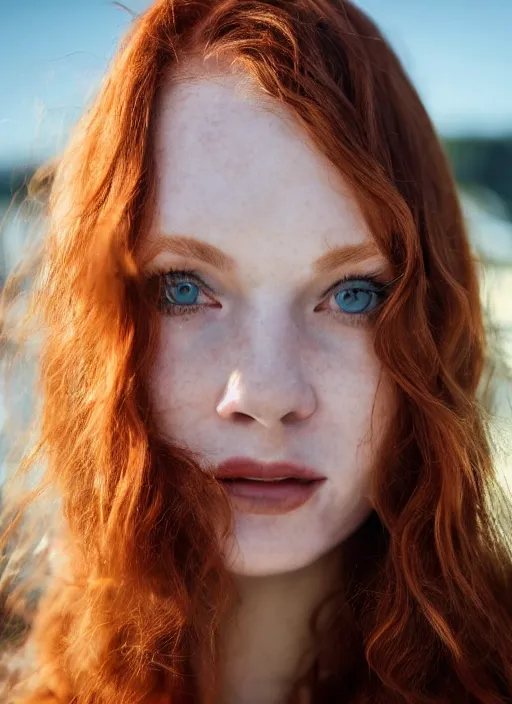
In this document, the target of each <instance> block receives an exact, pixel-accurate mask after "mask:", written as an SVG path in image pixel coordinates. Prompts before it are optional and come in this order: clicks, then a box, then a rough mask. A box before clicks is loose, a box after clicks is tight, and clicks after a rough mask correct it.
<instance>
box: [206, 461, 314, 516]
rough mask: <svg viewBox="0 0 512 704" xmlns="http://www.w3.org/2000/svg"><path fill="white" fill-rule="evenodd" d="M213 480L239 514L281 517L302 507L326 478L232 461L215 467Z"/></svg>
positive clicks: (293, 468) (299, 468) (302, 469)
mask: <svg viewBox="0 0 512 704" xmlns="http://www.w3.org/2000/svg"><path fill="white" fill-rule="evenodd" d="M215 476H216V478H217V479H218V480H219V481H220V482H222V484H223V486H224V488H225V489H226V491H227V492H228V494H229V495H230V499H231V502H232V505H233V508H235V509H236V510H238V511H239V512H242V513H253V514H265V515H269V514H282V513H288V512H290V511H293V510H295V509H297V508H299V507H300V506H302V505H303V504H305V503H306V502H307V501H308V500H309V499H310V498H311V497H312V496H313V495H314V494H315V493H316V491H317V489H318V488H319V487H320V486H321V485H322V484H323V483H324V482H325V479H326V478H325V477H324V476H322V475H321V474H318V472H315V471H314V470H312V469H311V468H309V467H306V466H304V465H297V464H293V463H288V462H275V463H261V462H255V461H254V460H251V459H250V458H245V457H234V458H232V459H230V460H227V461H226V462H223V463H222V464H220V465H219V466H218V467H217V470H216V472H215Z"/></svg>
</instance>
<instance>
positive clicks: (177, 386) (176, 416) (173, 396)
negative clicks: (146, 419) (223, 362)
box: [149, 319, 219, 438]
mask: <svg viewBox="0 0 512 704" xmlns="http://www.w3.org/2000/svg"><path fill="white" fill-rule="evenodd" d="M194 328H195V321H189V322H178V321H175V320H173V321H172V322H171V321H168V320H165V319H164V320H163V321H162V325H161V332H160V338H159V342H158V348H157V351H156V355H155V359H154V362H153V366H152V369H151V372H150V375H149V393H150V398H151V403H152V406H153V409H154V411H155V412H156V415H157V422H158V424H159V426H160V428H161V429H162V430H164V431H166V432H167V433H170V431H171V429H172V432H173V435H174V436H175V437H178V438H181V437H183V435H184V433H185V432H186V430H187V429H188V428H189V427H190V425H191V423H196V422H197V421H198V420H199V418H198V414H199V415H204V409H205V407H206V405H207V404H206V403H205V401H206V398H207V397H208V400H209V401H210V404H209V406H208V407H209V408H210V410H211V408H212V403H213V399H212V398H211V394H210V393H208V390H209V389H210V388H211V383H212V380H213V376H214V375H215V372H216V370H217V369H218V365H217V364H216V363H215V360H216V359H218V358H219V357H218V353H215V352H214V350H213V348H212V345H210V344H208V343H207V341H206V340H204V339H201V342H199V340H198V336H197V332H194Z"/></svg>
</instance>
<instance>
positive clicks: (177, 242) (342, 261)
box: [144, 235, 382, 276]
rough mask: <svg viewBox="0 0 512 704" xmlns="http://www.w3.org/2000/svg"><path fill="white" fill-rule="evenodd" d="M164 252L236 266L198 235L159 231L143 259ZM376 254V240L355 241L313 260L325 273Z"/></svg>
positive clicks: (320, 272)
mask: <svg viewBox="0 0 512 704" xmlns="http://www.w3.org/2000/svg"><path fill="white" fill-rule="evenodd" d="M162 252H169V253H171V254H177V255H181V256H183V257H189V258H193V259H198V260H199V261H201V262H204V263H205V264H209V265H210V266H213V267H215V268H216V269H219V270H220V271H222V272H224V273H232V272H233V271H234V270H235V269H236V262H235V260H234V258H233V257H231V256H230V255H228V254H226V253H225V252H223V251H222V250H221V249H219V248H218V247H215V246H214V245H212V244H208V243H207V242H203V241H201V240H197V239H196V238H195V237H187V236H182V235H158V236H157V237H155V238H154V239H153V241H152V242H151V245H150V246H149V247H148V250H147V252H146V254H145V257H144V262H145V263H147V262H149V261H150V260H151V259H153V258H154V257H156V256H157V255H159V254H161V253H162ZM377 256H382V255H381V252H380V250H379V249H378V247H377V245H376V244H375V242H373V240H366V241H365V242H362V243H361V244H356V245H344V246H332V247H329V249H328V250H327V252H325V253H324V254H322V255H321V256H320V257H319V258H318V259H317V260H316V261H315V262H314V263H313V272H314V273H315V274H316V275H318V276H325V275H327V274H329V273H330V272H332V271H334V270H335V269H338V268H339V267H341V266H347V265H349V264H351V265H354V264H360V263H361V262H363V261H366V260H367V259H372V258H375V257H377Z"/></svg>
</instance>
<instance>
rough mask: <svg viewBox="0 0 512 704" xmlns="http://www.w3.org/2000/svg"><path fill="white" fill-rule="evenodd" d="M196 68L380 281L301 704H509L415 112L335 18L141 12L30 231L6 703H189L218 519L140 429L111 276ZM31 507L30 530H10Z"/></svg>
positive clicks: (472, 405) (169, 454)
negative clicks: (377, 383) (299, 168)
mask: <svg viewBox="0 0 512 704" xmlns="http://www.w3.org/2000/svg"><path fill="white" fill-rule="evenodd" d="M211 56H217V57H220V58H223V59H225V60H227V61H229V62H232V64H233V66H234V65H236V66H237V67H240V68H242V69H243V70H245V71H246V72H247V73H248V74H249V75H251V76H252V77H253V79H254V80H255V82H256V84H257V86H258V87H260V88H261V90H262V91H263V92H264V93H265V94H266V95H267V96H268V97H270V98H272V99H274V100H276V101H279V102H280V103H281V104H282V105H284V106H285V107H287V108H288V109H289V110H290V111H292V113H293V114H294V115H295V116H296V118H297V119H298V120H299V122H300V123H301V124H302V125H303V127H304V129H305V130H306V131H307V133H308V134H309V135H310V137H311V139H312V140H313V142H314V144H315V145H316V146H317V148H318V149H319V150H320V151H321V152H323V153H324V154H325V155H327V157H328V158H329V159H330V160H331V162H332V163H333V164H334V166H335V167H337V168H338V169H339V171H340V172H341V173H342V174H343V176H344V178H345V179H346V180H347V181H348V183H349V184H350V186H351V188H352V191H353V193H354V195H355V197H356V198H357V199H358V201H359V203H360V204H361V207H362V209H363V212H364V213H365V216H366V218H367V220H368V223H369V225H370V227H371V229H372V232H373V235H374V237H375V239H376V240H377V242H378V244H379V246H380V247H381V249H382V250H383V251H384V252H385V253H386V254H387V256H388V258H389V260H390V262H391V263H392V265H393V266H394V267H395V269H396V271H397V276H398V283H397V285H396V287H395V289H394V291H393V293H392V295H391V297H390V299H389V300H388V302H387V304H386V305H385V306H384V307H383V308H382V311H381V312H380V314H379V316H378V318H377V319H376V322H375V349H376V352H377V355H378V357H379V358H380V360H381V361H382V364H383V365H384V367H385V369H386V370H387V372H388V373H389V375H390V376H391V378H392V379H393V380H394V384H395V387H396V394H397V399H398V410H397V414H396V418H395V421H394V423H393V424H392V427H391V430H390V432H389V435H388V436H387V437H386V438H385V442H384V443H383V445H382V448H381V450H380V456H379V458H378V462H377V466H376V470H375V473H374V476H373V490H372V496H373V497H374V510H373V512H372V514H371V515H370V517H369V518H368V520H367V521H366V522H365V523H364V524H363V525H362V526H361V528H360V529H359V530H357V531H356V532H355V534H354V535H353V536H351V538H349V539H348V540H347V541H346V542H345V543H344V544H343V545H341V546H340V548H339V549H340V552H341V553H342V554H343V565H344V566H345V576H346V579H344V582H343V584H340V586H339V590H338V592H337V593H336V594H335V595H331V596H330V598H331V599H334V600H337V604H336V608H335V609H334V610H333V613H334V614H335V616H334V618H333V619H332V620H331V622H330V623H328V624H327V625H324V626H322V627H320V626H319V623H320V619H314V620H313V621H312V628H315V629H316V640H315V642H316V652H315V666H314V667H313V668H312V670H311V671H310V672H309V673H308V676H307V678H306V680H305V681H306V683H307V685H308V686H309V687H310V688H311V692H312V701H313V702H315V704H316V703H319V702H322V703H323V702H328V701H333V702H337V704H341V703H342V702H346V703H347V704H370V703H371V704H384V703H385V704H392V703H393V702H396V703H399V702H408V703H409V704H428V703H434V702H436V703H439V704H441V703H443V704H444V703H445V704H448V703H453V702H457V704H463V702H467V703H468V704H469V703H470V702H475V703H476V702H479V703H482V704H504V703H505V702H510V701H512V552H511V548H510V541H509V537H508V533H507V531H508V530H509V524H508V522H507V521H508V520H509V517H510V508H509V504H508V503H507V502H508V499H507V498H506V495H505V493H504V492H502V491H501V489H500V485H499V482H498V480H497V470H496V466H495V462H494V460H493V453H492V449H491V443H490V434H489V417H488V414H487V412H486V410H485V408H484V407H483V404H482V402H481V398H480V394H479V388H480V387H479V385H480V384H481V382H482V379H483V378H484V368H485V361H486V354H487V346H486V336H485V329H484V323H483V314H482V307H481V303H480V298H479V287H478V277H477V270H476V264H475V262H474V260H473V258H472V253H471V250H470V246H469V243H468V238H467V234H466V231H465V228H464V223H463V218H462V215H461V210H460V205H459V202H458V198H457V193H456V188H455V184H454V181H453V178H452V175H451V171H450V168H449V165H448V163H447V160H446V157H445V155H444V153H443V150H442V147H441V145H440V142H439V140H438V137H437V136H436V133H435V130H434V128H433V126H432V124H431V122H430V120H429V118H428V116H427V114H426V112H425V110H424V108H423V106H422V104H421V101H420V99H419V98H418V95H417V93H416V91H415V90H414V88H413V86H412V85H411V83H410V81H409V79H408V77H407V75H406V74H405V72H404V70H403V68H402V67H401V65H400V63H399V61H398V59H397V58H396V56H395V54H394V53H393V51H392V50H391V48H390V46H389V45H388V43H387V42H386V40H385V39H384V38H383V37H382V35H381V34H380V33H379V31H378V30H377V29H376V27H375V25H374V24H373V23H372V22H371V21H370V20H369V19H368V17H367V16H366V15H365V14H364V13H363V12H361V10H359V9H357V8H356V7H355V6H354V5H352V4H351V3H349V2H346V0H272V1H270V0H267V1H258V0H158V1H157V2H155V3H154V4H153V5H152V6H151V7H150V8H149V9H148V10H147V11H146V12H145V13H143V14H142V15H141V16H140V17H138V18H136V19H135V21H134V24H133V28H132V30H131V31H130V33H129V35H128V37H127V38H126V40H125V41H124V43H123V46H122V47H121V48H120V50H119V52H118V54H117V55H116V57H115V60H114V62H113V64H112V66H111V68H110V70H109V72H108V75H107V77H106V79H105V82H104V84H103V85H102V87H101V90H100V92H99V95H98V96H97V98H96V99H95V101H94V102H93V104H92V106H91V107H90V109H89V110H88V111H87V112H86V113H85V114H84V116H83V118H82V119H81V121H80V122H79V124H78V126H77V128H76V129H75V131H74V133H73V135H72V137H71V139H70V142H69V144H68V146H67V148H66V149H65V151H64V152H63V153H62V154H61V155H60V158H59V159H58V162H57V164H56V165H55V167H54V168H53V170H52V173H51V175H50V176H48V173H47V172H45V174H43V176H44V178H43V181H44V182H45V183H46V184H49V196H48V200H47V205H46V211H45V223H44V225H45V234H44V238H43V239H42V246H41V247H40V251H39V252H38V253H37V256H36V257H35V260H34V261H35V265H34V268H33V269H32V270H31V275H30V277H29V278H30V280H31V282H32V286H31V289H30V297H29V309H28V315H27V316H25V318H24V319H23V324H24V325H25V324H27V323H29V324H30V325H31V326H36V325H37V326H39V327H37V329H38V330H39V331H40V334H39V336H38V338H37V339H38V341H39V343H40V349H39V352H38V359H37V368H38V376H37V379H38V387H37V388H38V398H40V399H41V404H40V408H39V406H38V416H37V417H38V422H37V426H36V427H37V434H36V440H35V442H34V444H33V445H31V446H30V449H29V450H27V451H26V453H25V456H24V458H23V460H22V463H21V466H20V467H19V469H18V470H17V472H16V474H15V475H14V476H16V477H18V478H21V477H24V478H26V477H28V476H30V471H33V470H35V469H36V468H38V467H42V468H43V473H42V476H41V477H40V479H39V480H38V482H37V485H36V486H35V488H34V487H33V486H32V487H31V488H29V487H27V486H24V487H23V491H21V490H20V488H19V486H18V489H17V491H14V489H11V491H10V493H9V494H8V493H7V492H6V497H7V498H8V499H9V500H8V501H6V503H5V506H4V514H3V517H4V525H3V538H2V546H3V549H4V553H5V560H6V566H5V568H4V571H3V575H2V581H1V586H2V589H3V593H4V595H5V596H4V599H3V603H4V612H5V613H4V617H5V618H7V615H8V613H9V612H12V613H14V612H15V610H16V608H18V610H19V604H20V603H21V599H22V597H21V594H25V596H26V593H27V592H28V588H27V586H26V585H27V584H31V585H32V586H33V580H31V579H30V576H29V574H28V573H29V572H30V570H29V568H28V566H29V565H30V564H31V562H30V561H31V560H32V561H33V562H34V564H35V562H36V556H35V554H34V552H35V553H37V554H38V555H41V551H39V552H37V550H36V551H34V550H32V552H31V555H30V559H29V558H28V557H27V558H26V561H25V562H24V563H23V565H25V572H26V573H27V574H24V575H23V578H21V577H20V574H21V571H22V568H21V566H20V559H19V555H20V553H19V552H17V551H16V550H12V549H11V543H13V541H14V542H15V541H19V542H20V543H21V539H22V538H23V537H24V538H26V539H27V540H29V541H30V540H31V541H32V546H34V545H35V544H36V543H37V542H39V540H40V538H41V537H42V535H43V533H44V531H45V530H48V531H49V532H51V534H52V536H53V537H58V539H59V540H60V541H61V542H60V545H61V553H60V554H61V556H62V557H63V559H62V562H61V564H60V565H59V566H58V567H54V568H53V569H51V570H46V572H45V578H44V580H42V581H41V582H39V587H40V592H41V593H40V594H39V596H38V598H37V600H36V605H32V607H30V608H29V605H30V604H32V602H30V600H28V601H27V599H26V598H25V601H23V604H24V605H25V606H26V613H27V614H28V615H27V624H28V625H27V628H25V629H24V630H23V629H22V631H21V632H20V634H19V637H18V638H17V639H15V644H16V645H15V647H14V646H13V647H12V648H11V649H10V650H8V651H7V650H6V653H5V655H4V658H3V663H4V665H3V667H4V681H5V684H6V686H5V692H6V695H5V696H6V697H7V701H8V702H11V701H12V702H14V701H16V702H19V703H20V704H29V702H30V703H31V704H43V702H46V703H48V704H49V703H50V702H51V703H54V704H57V703H59V704H61V703H64V702H66V703H68V702H69V703H71V702H76V704H111V703H112V702H140V703H148V702H156V701H160V699H159V696H161V697H162V700H161V701H169V702H172V703H173V704H174V703H177V702H182V701H188V700H190V701H193V702H195V703H197V704H199V703H201V704H203V703H205V702H212V701H215V691H216V686H217V681H218V677H219V671H218V664H217V659H218V652H217V639H216V635H217V633H218V628H219V624H220V622H221V620H222V618H223V616H224V615H225V614H226V612H227V609H228V608H229V607H230V604H232V603H233V600H234V599H236V594H235V592H234V589H233V585H232V582H231V579H230V576H229V574H228V572H227V571H226V569H225V566H224V564H223V560H222V555H221V552H220V547H219V545H220V541H219V538H220V537H222V536H225V535H227V534H228V533H229V531H230V530H231V515H230V509H229V503H228V502H227V500H226V496H225V495H224V493H223V491H222V490H221V489H220V488H219V487H218V486H217V485H216V483H215V481H214V480H213V479H211V478H210V477H208V476H206V474H205V473H204V472H202V471H201V469H200V466H199V462H198V461H197V459H198V458H196V457H194V456H193V455H192V454H191V453H190V452H189V451H187V450H186V449H185V448H181V447H179V446H177V445H173V444H172V443H169V442H168V441H166V442H164V441H163V440H162V439H161V438H160V437H159V435H158V432H157V429H156V424H155V423H154V420H153V417H152V412H151V405H150V402H149V398H148V394H147V391H146V387H145V385H144V378H145V374H146V372H147V370H148V368H149V366H150V364H151V352H152V350H153V349H154V346H155V345H154V341H155V339H156V337H155V336H156V335H158V320H157V317H156V315H155V312H154V311H153V310H152V309H151V307H150V305H149V303H148V299H147V296H146V292H145V289H144V284H143V277H142V276H141V273H140V272H139V270H138V267H137V263H136V257H135V252H136V248H137V242H138V237H140V234H141V232H143V231H144V226H145V223H146V218H147V216H148V213H149V212H150V211H151V205H152V202H153V201H152V199H153V195H154V172H155V169H154V162H153V159H154V157H153V153H152V140H153V136H154V126H153V120H154V107H155V101H156V99H157V97H158V93H159V88H160V87H161V85H162V83H163V82H164V81H167V80H172V78H173V75H175V74H176V73H177V72H178V71H179V70H181V69H182V68H183V67H184V66H185V67H186V66H187V63H186V62H187V60H188V59H191V58H192V57H211ZM40 182H41V178H39V180H38V179H37V178H36V180H35V182H34V183H35V184H37V183H40ZM18 274H19V273H18ZM18 278H19V276H18ZM25 279H26V277H25ZM14 281H15V277H13V279H12V283H11V285H10V286H8V287H7V289H6V293H5V295H4V299H5V301H4V302H7V297H8V296H9V291H10V293H11V299H13V300H15V301H17V302H19V296H18V295H17V294H18V293H19V294H20V295H21V293H22V292H23V290H22V289H19V288H16V285H15V283H14ZM13 293H15V294H16V296H13V295H12V294H13ZM11 308H12V307H11ZM11 308H9V310H11ZM11 317H12V316H11ZM10 325H11V328H12V330H15V329H16V328H15V323H14V322H12V321H11V323H10ZM8 329H9V325H8V324H7V322H6V327H5V329H4V342H5V340H6V339H7V336H8V333H7V332H6V331H7V330H8ZM12 330H11V333H9V334H10V335H11V336H12V334H13V333H12ZM30 330H31V332H32V333H33V332H34V327H31V328H30ZM5 344H7V342H5ZM10 486H12V487H15V482H11V485H10ZM9 497H10V498H9ZM13 497H16V501H15V500H14V498H13ZM52 497H53V499H55V503H52V502H51V501H50V498H52ZM43 499H44V501H43V502H42V503H41V505H42V506H46V507H49V506H51V507H52V508H51V509H49V510H47V511H46V513H44V511H43V514H44V521H46V523H45V522H43V518H41V514H37V516H39V518H38V519H34V521H33V522H32V523H29V521H28V518H26V516H28V515H29V514H30V511H28V508H29V507H30V506H32V505H36V504H37V501H39V500H41V501H42V500H43ZM35 515H36V514H35V512H34V516H35ZM24 516H25V518H24ZM29 525H30V526H31V529H30V530H31V531H32V532H31V533H30V532H29V530H28V529H27V526H29ZM33 531H36V532H33ZM43 553H44V554H45V555H49V554H50V551H49V550H46V551H43ZM64 557H65V560H64ZM47 561H48V560H47ZM23 585H25V586H23ZM335 603H336V602H335ZM15 605H17V606H15ZM320 608H321V605H319V609H320ZM9 622H12V621H9ZM302 684H303V682H300V681H297V686H296V688H295V689H294V691H293V692H290V701H296V699H295V697H296V695H297V692H298V690H299V688H300V686H301V685H302ZM16 697H17V698H16Z"/></svg>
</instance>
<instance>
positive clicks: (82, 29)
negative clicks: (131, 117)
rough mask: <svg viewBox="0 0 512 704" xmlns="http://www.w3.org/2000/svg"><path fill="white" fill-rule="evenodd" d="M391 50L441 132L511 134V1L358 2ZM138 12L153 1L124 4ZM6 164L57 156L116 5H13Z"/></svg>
mask: <svg viewBox="0 0 512 704" xmlns="http://www.w3.org/2000/svg"><path fill="white" fill-rule="evenodd" d="M357 2H358V4H359V5H361V7H363V8H364V9H365V10H366V11H367V12H369V14H370V15H371V16H372V17H373V18H374V19H375V20H376V21H377V23H378V24H379V26H380V27H381V29H382V30H383V31H384V33H385V34H386V35H387V37H388V38H389V39H390V40H391V42H392V44H393V46H394V47H395V49H396V50H397V52H398V54H399V56H400V57H401V59H402V61H403V63H404V64H405V67H406V69H407V71H408V73H409V75H410V76H411V77H412V79H413V81H414V83H415V84H416V86H417V88H418V90H419V92H420V94H421V96H422V98H423V100H424V102H425V104H426V106H427V109H428V110H429V111H430V114H431V115H432V117H433V119H434V122H435V124H436V125H437V127H438V129H439V131H440V132H441V133H443V134H446V135H454V134H496V133H497V134H503V133H507V132H508V133H512V75H511V74H512V0H487V2H486V3H485V4H484V3H482V2H481V0H357ZM125 4H126V5H127V6H129V7H130V8H132V9H133V10H135V11H140V10H142V9H143V8H144V7H146V6H147V5H148V4H149V1H148V0H125ZM2 5H3V7H2V8H1V9H0V86H1V91H2V92H1V95H2V100H1V101H0V164H2V163H15V162H16V161H25V162H27V161H31V160H35V159H38V158H39V157H40V156H41V155H46V154H49V153H52V152H54V151H55V150H56V149H58V148H59V147H60V146H61V145H62V142H63V140H64V139H65V136H66V130H67V129H68V127H69V125H70V124H72V123H73V122H75V121H76V119H77V118H78V117H79V115H80V113H81V111H82V109H83V107H84V105H85V104H86V102H87V100H88V99H89V98H90V97H91V96H92V95H93V94H94V91H95V88H96V87H97V85H98V82H99V80H100V79H101V76H102V75H103V72H104V71H105V68H106V67H107V64H108V61H109V59H110V58H111V56H112V54H113V52H114V51H115V47H116V45H117V42H118V40H119V38H120V37H121V35H122V34H123V33H124V32H125V31H126V29H127V28H128V26H129V22H130V16H129V15H128V13H126V12H125V11H123V10H121V9H119V8H118V7H116V6H114V4H113V3H112V2H110V1H109V0H16V2H14V1H12V0H5V3H2Z"/></svg>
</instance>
